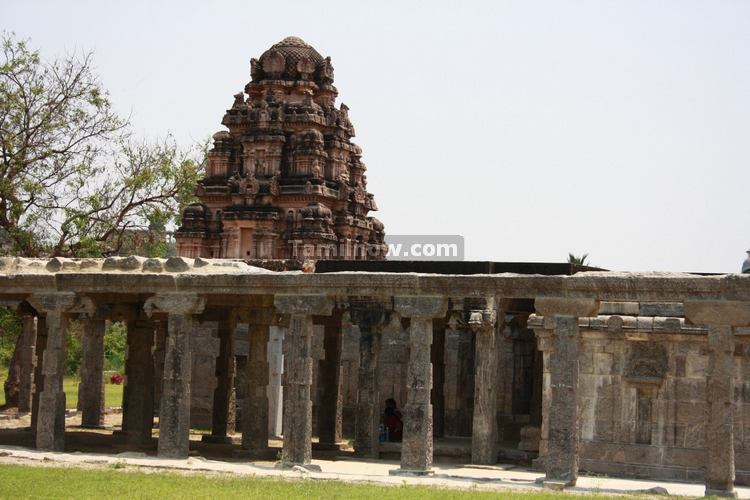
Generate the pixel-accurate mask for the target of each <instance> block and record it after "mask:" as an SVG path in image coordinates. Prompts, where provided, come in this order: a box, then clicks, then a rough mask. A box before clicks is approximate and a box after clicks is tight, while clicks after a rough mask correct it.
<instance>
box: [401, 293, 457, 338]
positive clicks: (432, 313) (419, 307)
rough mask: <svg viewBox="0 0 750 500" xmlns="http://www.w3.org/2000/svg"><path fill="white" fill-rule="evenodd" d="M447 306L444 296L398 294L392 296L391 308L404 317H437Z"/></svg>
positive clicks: (443, 312) (441, 314)
mask: <svg viewBox="0 0 750 500" xmlns="http://www.w3.org/2000/svg"><path fill="white" fill-rule="evenodd" d="M447 307H448V300H447V298H446V297H444V296H432V297H430V296H403V295H399V296H396V297H394V298H393V310H394V311H395V312H397V313H398V314H399V315H401V316H402V317H405V318H439V317H441V316H443V315H444V314H445V311H446V309H447ZM410 335H411V334H410Z"/></svg>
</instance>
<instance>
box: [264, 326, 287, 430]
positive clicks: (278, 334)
mask: <svg viewBox="0 0 750 500" xmlns="http://www.w3.org/2000/svg"><path fill="white" fill-rule="evenodd" d="M286 331H287V328H286V327H285V326H284V327H282V326H272V327H271V328H269V339H268V434H269V435H271V436H281V435H282V434H283V430H282V425H283V418H282V415H283V414H284V395H283V393H284V387H283V385H282V383H281V378H282V376H283V373H284V352H283V344H284V337H285V336H286Z"/></svg>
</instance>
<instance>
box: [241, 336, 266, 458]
mask: <svg viewBox="0 0 750 500" xmlns="http://www.w3.org/2000/svg"><path fill="white" fill-rule="evenodd" d="M269 330H270V324H268V323H265V324H263V323H259V324H251V325H249V329H248V336H249V356H248V360H247V366H246V368H245V370H246V383H247V396H246V400H245V405H244V407H243V410H242V415H243V418H242V448H243V449H245V450H251V451H254V452H263V451H265V450H266V449H267V448H268V430H269V424H268V420H269V405H268V379H269V366H268V341H269Z"/></svg>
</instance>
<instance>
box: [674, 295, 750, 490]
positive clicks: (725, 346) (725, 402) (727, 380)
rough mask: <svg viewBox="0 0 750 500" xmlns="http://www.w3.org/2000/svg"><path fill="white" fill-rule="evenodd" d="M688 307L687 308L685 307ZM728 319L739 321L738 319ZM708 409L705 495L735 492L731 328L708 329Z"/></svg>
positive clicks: (714, 327) (732, 344)
mask: <svg viewBox="0 0 750 500" xmlns="http://www.w3.org/2000/svg"><path fill="white" fill-rule="evenodd" d="M686 306H687V304H686ZM729 319H738V318H737V317H736V316H735V317H733V318H729ZM708 352H709V356H708V359H709V364H708V381H707V383H706V399H707V402H708V405H709V410H708V422H707V424H708V429H707V433H706V438H707V439H706V445H707V447H708V461H707V462H706V494H707V495H709V494H712V493H713V494H716V493H718V492H723V493H731V492H733V491H734V408H735V402H734V386H735V381H734V335H733V332H732V327H731V326H711V327H709V329H708Z"/></svg>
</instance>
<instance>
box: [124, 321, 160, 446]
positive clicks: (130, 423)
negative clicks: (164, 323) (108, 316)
mask: <svg viewBox="0 0 750 500" xmlns="http://www.w3.org/2000/svg"><path fill="white" fill-rule="evenodd" d="M143 316H144V315H143V313H141V317H140V318H138V317H137V316H134V317H133V318H132V319H129V320H128V321H127V328H128V343H127V356H126V359H125V387H124V389H123V398H122V432H123V434H124V435H125V439H126V441H127V442H128V443H131V444H147V443H150V441H151V430H152V428H153V426H154V399H153V391H152V387H153V385H154V360H153V357H152V354H151V352H152V349H153V343H154V325H153V323H152V322H151V321H150V320H148V319H146V318H145V317H143Z"/></svg>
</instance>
